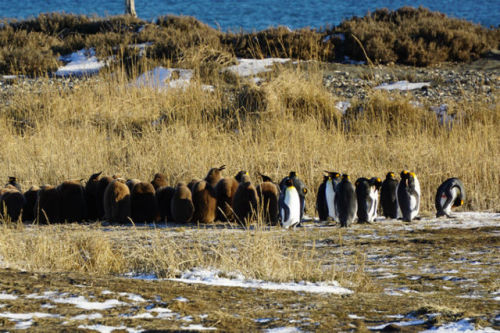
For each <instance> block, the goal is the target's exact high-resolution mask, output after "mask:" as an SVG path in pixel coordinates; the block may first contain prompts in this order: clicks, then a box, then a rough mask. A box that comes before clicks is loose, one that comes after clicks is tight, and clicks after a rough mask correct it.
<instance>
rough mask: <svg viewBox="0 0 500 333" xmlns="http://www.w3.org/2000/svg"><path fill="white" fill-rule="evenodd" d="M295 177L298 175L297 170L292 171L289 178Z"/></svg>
mask: <svg viewBox="0 0 500 333" xmlns="http://www.w3.org/2000/svg"><path fill="white" fill-rule="evenodd" d="M295 177H297V173H296V172H295V171H290V174H289V175H288V178H295Z"/></svg>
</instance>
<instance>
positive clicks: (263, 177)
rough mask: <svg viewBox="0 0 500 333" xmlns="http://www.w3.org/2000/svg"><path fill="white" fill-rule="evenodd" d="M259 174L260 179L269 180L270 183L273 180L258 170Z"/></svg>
mask: <svg viewBox="0 0 500 333" xmlns="http://www.w3.org/2000/svg"><path fill="white" fill-rule="evenodd" d="M259 175H260V176H261V177H262V181H263V182H271V183H272V182H273V180H272V179H271V177H268V176H266V175H263V174H261V173H260V172H259Z"/></svg>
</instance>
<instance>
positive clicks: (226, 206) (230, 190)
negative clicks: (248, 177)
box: [215, 171, 246, 221]
mask: <svg viewBox="0 0 500 333" xmlns="http://www.w3.org/2000/svg"><path fill="white" fill-rule="evenodd" d="M245 174H246V171H240V172H238V174H237V175H236V177H224V178H222V179H221V180H219V182H218V183H217V185H215V197H216V199H217V220H219V221H234V213H233V207H232V206H233V197H234V194H235V193H236V190H237V189H238V185H240V183H239V182H240V181H241V177H242V176H243V175H245Z"/></svg>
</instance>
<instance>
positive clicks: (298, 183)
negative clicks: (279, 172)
mask: <svg viewBox="0 0 500 333" xmlns="http://www.w3.org/2000/svg"><path fill="white" fill-rule="evenodd" d="M288 179H291V180H292V184H293V186H294V187H295V189H296V190H297V192H298V193H299V199H300V221H302V217H303V216H304V213H305V211H306V194H307V191H308V190H307V187H306V184H304V182H303V181H302V180H301V179H300V178H299V177H297V173H296V172H295V171H290V173H289V174H288V176H287V177H285V178H283V179H282V180H281V182H280V191H281V192H283V190H284V189H285V188H286V185H285V183H286V182H287V180H288ZM299 223H300V222H299Z"/></svg>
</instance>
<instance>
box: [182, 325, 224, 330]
mask: <svg viewBox="0 0 500 333" xmlns="http://www.w3.org/2000/svg"><path fill="white" fill-rule="evenodd" d="M181 330H193V331H215V330H217V329H216V328H215V327H204V326H203V325H189V326H182V327H181Z"/></svg>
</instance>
